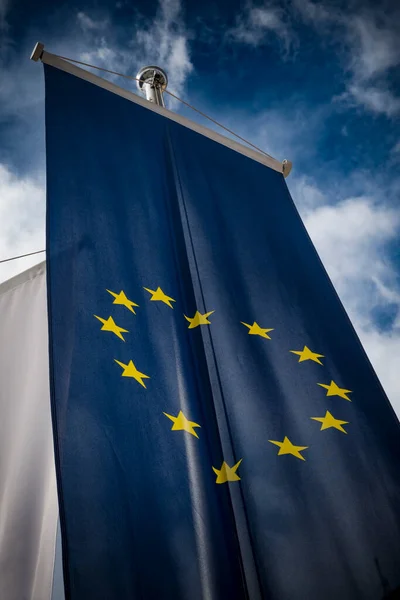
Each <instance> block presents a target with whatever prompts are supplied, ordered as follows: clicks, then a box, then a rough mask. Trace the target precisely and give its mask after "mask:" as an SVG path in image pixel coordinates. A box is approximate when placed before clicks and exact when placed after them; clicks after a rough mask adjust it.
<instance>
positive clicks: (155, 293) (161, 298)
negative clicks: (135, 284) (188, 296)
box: [143, 287, 176, 308]
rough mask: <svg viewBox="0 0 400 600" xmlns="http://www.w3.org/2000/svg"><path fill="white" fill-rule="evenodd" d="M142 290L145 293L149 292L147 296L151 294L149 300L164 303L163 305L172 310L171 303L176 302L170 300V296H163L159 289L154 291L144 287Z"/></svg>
mask: <svg viewBox="0 0 400 600" xmlns="http://www.w3.org/2000/svg"><path fill="white" fill-rule="evenodd" d="M143 289H144V290H146V292H149V294H152V296H151V298H150V300H158V301H159V302H164V304H167V305H168V306H169V307H170V308H174V307H173V306H172V304H171V302H176V300H174V299H173V298H170V296H167V294H164V292H163V291H162V289H161V288H160V287H158V288H157V289H156V291H154V290H150V289H149V288H146V287H145V288H143Z"/></svg>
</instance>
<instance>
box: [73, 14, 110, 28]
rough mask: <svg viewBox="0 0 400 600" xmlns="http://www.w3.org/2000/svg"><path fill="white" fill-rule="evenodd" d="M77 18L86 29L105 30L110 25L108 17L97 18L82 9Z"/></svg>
mask: <svg viewBox="0 0 400 600" xmlns="http://www.w3.org/2000/svg"><path fill="white" fill-rule="evenodd" d="M76 19H77V21H78V23H79V25H80V26H81V27H82V29H83V30H84V31H88V30H92V31H104V29H106V27H108V26H109V20H108V19H101V18H100V19H99V18H96V19H95V18H92V17H90V16H89V15H88V14H86V13H84V12H82V11H80V12H78V14H77V15H76Z"/></svg>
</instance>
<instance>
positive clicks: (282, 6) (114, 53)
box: [0, 0, 400, 416]
mask: <svg viewBox="0 0 400 600" xmlns="http://www.w3.org/2000/svg"><path fill="white" fill-rule="evenodd" d="M399 31H400V5H399V3H398V2H396V1H393V0H392V1H387V2H385V1H384V2H380V3H377V2H366V1H364V2H359V1H355V0H347V1H345V2H339V1H337V2H334V1H331V2H328V1H327V0H326V1H322V2H318V3H316V2H313V1H311V0H287V1H285V2H274V1H268V2H252V1H251V0H248V1H247V0H244V1H242V2H239V1H236V0H229V1H227V0H219V2H214V1H210V0H203V1H202V2H199V1H198V0H197V1H194V0H186V2H185V1H184V0H158V2H157V1H152V0H151V1H150V0H147V1H146V2H145V1H143V0H141V1H140V2H130V1H127V0H113V1H109V0H91V1H89V2H83V1H82V0H68V2H62V1H58V2H56V3H55V2H50V1H48V0H47V1H46V0H36V2H34V3H33V2H27V1H26V0H0V259H3V258H8V257H10V256H15V255H19V254H22V253H25V252H32V251H35V250H40V249H42V248H44V247H45V241H44V240H45V236H44V214H45V147H44V83H43V67H42V66H41V65H40V63H34V62H32V61H30V60H29V56H30V53H31V51H32V49H33V46H34V44H35V43H36V42H37V41H41V42H43V43H44V44H45V47H46V50H48V51H49V52H53V53H56V54H60V55H62V56H67V57H71V58H75V59H77V60H82V61H85V62H88V63H90V64H95V65H98V66H100V67H104V68H108V69H111V70H117V71H119V72H122V73H125V74H127V75H131V76H135V75H136V73H137V71H138V70H139V68H140V67H142V66H144V65H147V64H157V65H159V66H161V67H162V68H164V69H165V70H166V71H167V73H168V77H169V88H168V89H169V90H170V91H171V92H173V93H175V94H176V95H178V96H180V97H182V98H184V99H185V100H186V101H188V102H190V103H191V104H192V105H194V106H195V107H197V108H198V109H200V110H201V111H203V112H205V113H206V114H208V115H210V116H212V117H213V118H214V119H216V120H218V121H219V122H221V123H223V124H224V125H226V126H227V127H229V128H231V129H233V130H234V131H235V132H237V133H238V134H239V135H241V136H243V137H245V138H246V139H248V140H249V141H251V142H252V143H253V144H256V145H257V146H259V147H260V148H262V149H263V150H264V151H266V152H268V153H269V154H271V155H273V156H274V157H275V158H277V159H279V160H282V159H284V158H287V159H289V160H291V161H292V162H293V170H292V172H291V174H290V176H289V177H288V179H287V180H286V181H287V184H288V187H289V189H290V192H291V194H292V197H293V199H294V202H295V203H296V206H297V208H298V210H299V212H300V214H301V216H302V218H303V221H304V223H305V225H306V227H307V229H308V232H309V234H310V236H311V238H312V240H313V242H314V244H315V246H316V248H317V250H318V252H319V254H320V256H321V259H322V261H323V263H324V265H325V267H326V269H327V271H328V273H329V275H330V277H331V279H332V281H333V283H334V285H335V288H336V290H337V292H338V294H339V296H340V298H341V300H342V302H343V304H344V306H345V308H346V310H347V312H348V314H349V316H350V318H351V320H352V322H353V325H354V326H355V328H356V331H357V333H358V335H359V337H360V339H361V341H362V343H363V345H364V348H365V349H366V351H367V354H368V356H369V358H370V360H371V362H372V364H373V366H374V368H375V370H376V372H377V374H378V376H379V378H380V380H381V383H382V385H383V387H384V388H385V390H386V393H387V394H388V396H389V399H390V400H391V402H392V404H393V406H394V408H395V410H396V411H397V414H398V415H399V416H400V376H399V375H398V371H399V358H400V243H399V239H400V238H399V233H400V202H399V200H400V126H399V120H400V44H399V43H398V41H397V37H396V36H398V32H399ZM97 74H98V73H97ZM112 79H113V81H115V82H116V83H117V84H118V85H120V86H123V87H126V88H128V89H131V90H132V91H136V87H135V84H134V83H133V82H132V83H131V82H129V81H128V80H126V79H122V78H112ZM167 107H168V108H170V109H171V110H174V111H176V112H179V113H182V114H184V115H185V116H187V117H189V118H191V119H193V120H195V121H197V122H200V123H202V124H206V123H205V121H204V119H202V118H201V117H199V116H198V115H197V114H196V113H193V112H192V111H190V110H189V109H187V108H185V107H183V106H182V105H181V104H180V103H179V102H177V101H175V100H171V99H168V98H167ZM207 126H211V127H212V128H215V127H214V126H213V125H211V124H209V123H208V124H207ZM283 226H284V224H282V227H283ZM43 258H44V255H38V256H34V257H32V258H26V259H21V260H17V261H12V262H8V263H4V264H0V281H3V280H6V279H8V278H9V277H11V276H13V275H15V274H17V273H19V272H21V271H23V270H25V269H27V268H28V267H30V266H31V265H33V264H35V263H37V262H40V261H41V260H43Z"/></svg>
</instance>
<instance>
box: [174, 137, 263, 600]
mask: <svg viewBox="0 0 400 600" xmlns="http://www.w3.org/2000/svg"><path fill="white" fill-rule="evenodd" d="M167 131H168V133H167V135H168V141H169V145H170V148H171V158H172V164H173V169H174V173H175V177H176V183H177V186H176V188H177V196H178V200H179V202H180V204H181V206H182V210H183V215H184V221H185V225H186V229H187V235H188V238H189V243H190V249H191V255H192V260H191V258H190V256H189V255H188V262H189V269H190V263H191V262H192V263H193V267H194V271H195V275H196V280H197V281H196V283H197V286H198V288H199V292H200V296H201V304H202V310H203V311H206V310H207V309H206V306H205V298H204V292H203V287H202V284H201V279H200V272H199V268H198V263H197V259H196V253H195V248H194V241H193V236H192V232H191V229H190V222H189V215H188V211H187V206H186V202H185V198H184V194H183V189H182V183H181V179H180V175H179V170H178V169H177V166H176V157H175V151H174V145H173V141H172V139H171V135H170V128H169V127H168V130H167ZM183 224H184V223H183V220H182V225H183ZM190 271H192V269H190ZM191 278H192V283H193V291H194V295H195V298H196V291H195V285H194V281H193V276H192V272H191ZM196 300H197V298H196ZM201 335H202V339H203V346H204V352H205V356H206V363H207V366H208V367H209V360H207V350H206V346H209V354H211V355H212V362H213V368H214V370H215V373H216V379H217V384H218V388H219V394H220V398H221V402H220V403H221V405H222V413H223V419H224V429H225V430H226V431H225V434H223V435H224V438H227V439H225V443H224V442H223V439H222V436H221V423H220V420H219V419H218V417H217V413H216V410H215V407H214V412H215V416H216V422H217V429H218V433H219V437H220V442H221V448H222V451H223V453H225V451H224V447H226V446H227V445H228V446H229V453H230V454H231V456H232V457H233V459H234V462H237V457H236V454H235V452H234V445H233V440H232V435H231V432H230V428H229V424H228V423H229V421H228V416H227V409H226V403H225V400H224V395H223V391H222V384H221V377H220V373H219V370H218V365H217V361H216V355H215V350H214V345H213V341H212V336H211V332H210V330H209V328H206V330H201ZM205 336H207V339H205ZM211 381H212V378H211V376H210V382H211ZM213 404H214V403H213ZM223 458H224V457H223ZM232 492H233V490H232V489H231V488H230V487H229V488H228V493H229V498H230V504H231V510H232V514H233V520H234V524H235V534H236V538H237V543H238V548H239V556H240V565H241V570H242V579H243V582H244V589H245V593H246V595H247V598H250V593H249V590H248V582H247V578H246V570H245V567H244V562H243V555H242V545H241V543H240V540H241V538H240V536H239V533H238V530H237V520H236V513H235V509H234V502H233V500H232ZM239 494H240V507H238V508H239V510H240V511H241V512H242V513H243V515H244V520H245V524H246V533H247V537H248V545H249V546H250V549H251V562H252V565H253V566H254V570H255V572H256V577H257V584H258V590H257V591H258V594H259V598H260V599H261V598H262V594H261V580H260V576H259V569H258V565H257V561H256V558H255V553H254V550H253V543H252V537H251V534H250V529H249V521H248V515H247V510H246V506H245V502H244V499H243V494H242V489H241V486H240V485H239ZM236 505H237V503H236ZM238 508H237V510H238ZM236 512H237V511H236ZM253 598H254V596H253V594H252V599H253ZM254 600H256V599H255V598H254Z"/></svg>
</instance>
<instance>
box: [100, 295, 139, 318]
mask: <svg viewBox="0 0 400 600" xmlns="http://www.w3.org/2000/svg"><path fill="white" fill-rule="evenodd" d="M106 291H107V292H108V293H109V294H111V296H114V298H115V300H114V302H113V304H122V306H126V308H127V309H128V310H130V311H131V312H133V314H134V315H136V313H135V311H134V310H133V308H132V307H133V306H139V304H135V303H134V302H132V300H128V298H127V297H126V296H125V292H123V291H122V290H121V291H120V293H119V294H116V293H115V292H112V291H111V290H106Z"/></svg>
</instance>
